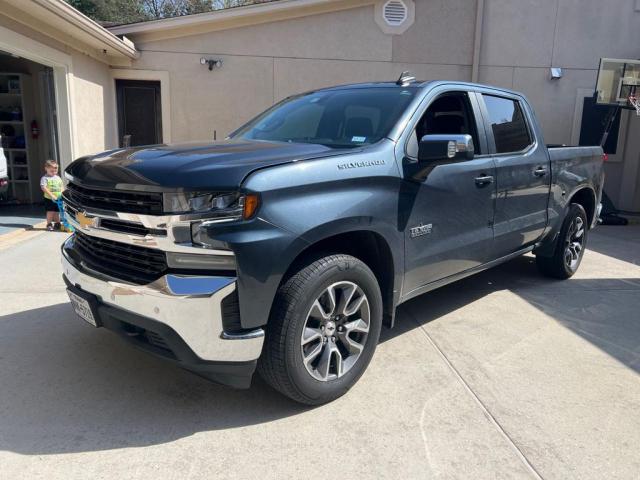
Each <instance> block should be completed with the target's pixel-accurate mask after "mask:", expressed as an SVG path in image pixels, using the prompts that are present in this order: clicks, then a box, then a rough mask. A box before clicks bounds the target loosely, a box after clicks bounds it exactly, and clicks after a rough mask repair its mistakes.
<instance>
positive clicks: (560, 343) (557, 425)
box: [0, 226, 640, 480]
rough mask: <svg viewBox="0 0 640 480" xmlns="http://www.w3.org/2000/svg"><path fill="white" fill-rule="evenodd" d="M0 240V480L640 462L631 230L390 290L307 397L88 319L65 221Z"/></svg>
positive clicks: (597, 472)
mask: <svg viewBox="0 0 640 480" xmlns="http://www.w3.org/2000/svg"><path fill="white" fill-rule="evenodd" d="M27 233H28V234H30V235H31V236H30V237H28V238H26V239H25V241H23V242H13V244H12V245H4V247H3V246H2V244H1V243H2V242H0V269H1V270H0V272H1V273H0V278H1V281H0V477H1V478H7V479H9V478H10V479H16V478H47V479H51V478H64V479H73V478H154V479H155V478H157V479H165V478H166V479H171V478H176V479H183V478H207V479H211V478H249V479H253V478H255V479H261V480H264V479H271V478H278V479H282V478H331V479H334V478H336V479H337V478H345V479H352V478H393V479H394V480H398V479H418V478H419V479H426V478H465V479H469V478H473V479H485V478H540V477H542V478H556V479H567V478H593V479H603V478H607V479H613V478H620V479H634V478H638V475H639V472H640V454H639V453H638V445H640V376H639V375H638V373H639V370H640V313H639V312H640V265H639V264H640V228H639V227H637V226H636V227H600V228H599V229H598V230H596V231H595V232H592V235H591V238H590V242H589V246H590V247H591V249H590V250H589V251H587V254H586V256H585V258H584V262H583V264H582V267H581V270H580V272H579V274H578V275H577V276H576V277H574V278H573V279H571V280H568V281H565V282H557V281H551V280H548V279H545V278H543V277H541V276H540V275H539V274H538V273H537V271H536V268H535V265H534V264H533V263H532V262H533V258H532V257H528V256H527V257H522V258H519V259H516V260H514V261H512V262H510V263H508V264H506V265H504V266H501V267H498V268H496V269H493V270H490V271H487V272H485V273H482V274H480V275H477V276H475V277H472V278H469V279H466V280H463V281H461V282H458V283H456V284H453V285H450V286H448V287H445V288H443V289H441V290H439V291H436V292H433V293H430V294H428V295H425V296H423V297H422V298H418V299H416V300H414V301H411V302H409V303H408V304H405V305H404V306H402V307H401V308H400V310H399V314H398V326H397V327H396V329H394V330H391V331H386V332H385V333H384V336H383V341H382V343H381V344H380V346H379V347H378V351H377V353H376V355H375V357H374V360H373V362H372V364H371V366H370V368H369V370H368V371H367V373H366V374H365V375H364V376H363V378H362V379H361V381H360V382H359V383H358V385H357V386H356V387H355V388H354V389H353V390H352V391H351V392H350V393H349V394H348V395H346V396H345V397H343V398H341V399H340V400H338V401H336V402H334V403H332V404H330V405H325V406H322V407H319V408H312V409H310V408H304V407H301V406H299V405H296V404H294V403H292V402H290V401H288V400H287V399H285V398H283V397H281V396H279V395H278V394H276V393H274V392H273V391H271V390H270V389H269V388H268V387H267V386H266V385H265V384H263V383H262V382H261V381H260V380H259V379H256V380H255V383H254V386H253V388H252V389H251V390H248V391H235V390H230V389H227V388H224V387H219V386H216V385H213V384H211V383H208V382H206V381H205V380H202V379H200V378H198V377H196V376H194V375H192V374H190V373H187V372H184V371H181V370H180V369H178V368H176V367H173V366H171V365H168V364H166V363H163V362H162V361H160V360H157V359H155V358H151V357H149V356H147V355H146V354H144V353H141V352H138V351H136V350H134V349H132V348H131V347H129V346H128V345H126V344H124V343H123V342H121V341H120V340H119V339H118V338H117V337H115V336H114V335H112V334H110V333H109V332H106V331H99V330H95V329H93V328H91V327H90V326H89V325H86V324H84V323H83V322H82V321H81V320H79V319H77V318H76V317H75V316H74V314H73V313H72V311H71V309H70V307H69V305H68V304H67V301H66V296H65V293H64V287H63V283H62V281H61V279H60V274H61V270H60V267H59V261H58V246H59V244H60V242H61V241H62V239H63V238H64V234H60V233H51V234H48V233H38V234H34V232H27Z"/></svg>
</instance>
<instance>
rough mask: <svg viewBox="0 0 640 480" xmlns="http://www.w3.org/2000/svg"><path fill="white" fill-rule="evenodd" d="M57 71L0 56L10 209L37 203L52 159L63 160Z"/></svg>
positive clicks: (0, 122) (0, 131)
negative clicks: (46, 165)
mask: <svg viewBox="0 0 640 480" xmlns="http://www.w3.org/2000/svg"><path fill="white" fill-rule="evenodd" d="M55 112H56V105H55V88H54V85H53V69H51V67H47V66H45V65H42V64H39V63H36V62H33V61H31V60H27V59H25V58H21V57H19V56H17V55H14V54H10V53H7V52H0V135H1V138H2V140H1V142H2V154H3V156H4V158H5V161H6V164H7V173H8V175H7V178H8V188H7V189H6V192H4V193H3V198H2V202H3V204H5V205H23V204H33V203H37V202H39V201H40V198H41V197H42V195H41V194H40V188H39V186H38V181H39V178H40V176H41V172H42V171H43V165H44V162H45V161H46V160H47V159H52V160H55V161H59V160H60V157H59V150H58V141H57V122H56V118H55V117H56V114H55Z"/></svg>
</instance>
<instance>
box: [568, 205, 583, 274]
mask: <svg viewBox="0 0 640 480" xmlns="http://www.w3.org/2000/svg"><path fill="white" fill-rule="evenodd" d="M584 233H585V227H584V220H583V219H582V217H580V216H576V217H575V218H574V219H573V221H572V222H571V225H570V226H569V230H568V231H567V237H566V240H565V249H564V263H565V265H566V266H567V268H569V269H570V270H571V271H572V272H573V271H575V270H576V269H577V268H578V264H579V263H580V259H581V258H582V254H583V250H584V239H585V235H584Z"/></svg>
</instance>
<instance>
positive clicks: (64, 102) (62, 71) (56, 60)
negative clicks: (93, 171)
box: [0, 26, 78, 168]
mask: <svg viewBox="0 0 640 480" xmlns="http://www.w3.org/2000/svg"><path fill="white" fill-rule="evenodd" d="M0 50H4V51H5V52H9V53H13V54H15V55H18V56H20V57H23V58H26V59H27V60H31V61H34V62H37V63H41V64H43V65H46V66H49V67H51V68H53V78H54V84H55V96H56V105H57V110H58V141H59V145H58V148H59V152H60V163H61V164H62V165H61V166H62V168H64V167H65V166H66V165H68V164H69V163H71V162H72V161H73V160H75V158H76V152H77V151H78V146H77V143H76V136H75V131H76V129H75V118H74V116H73V106H72V102H71V98H72V91H73V86H72V78H73V68H72V62H71V56H70V55H67V54H66V53H63V52H61V51H59V50H56V49H55V48H51V47H49V46H47V45H45V44H43V43H40V42H37V41H36V40H33V39H32V38H29V37H27V36H25V35H22V34H20V33H17V32H14V31H13V30H9V29H8V28H5V27H1V26H0Z"/></svg>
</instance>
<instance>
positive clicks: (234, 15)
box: [109, 0, 412, 36]
mask: <svg viewBox="0 0 640 480" xmlns="http://www.w3.org/2000/svg"><path fill="white" fill-rule="evenodd" d="M376 1H377V0H279V1H277V2H267V3H256V4H252V5H246V6H244V7H234V8H226V9H220V10H214V11H211V12H206V13H198V14H194V15H184V16H181V17H171V18H163V19H160V20H150V21H146V22H139V23H131V24H127V25H116V26H114V27H110V28H109V31H110V32H111V33H113V34H115V35H123V34H126V35H129V34H132V35H133V34H141V33H151V32H157V31H162V30H174V29H185V28H186V29H188V28H193V27H197V26H202V25H207V28H208V30H209V31H211V30H213V29H215V28H216V25H217V24H225V23H230V22H231V23H233V22H238V21H241V22H243V25H246V24H252V23H261V22H264V21H272V20H282V19H283V18H287V17H288V16H290V15H292V16H293V17H295V16H298V15H307V14H314V13H317V12H322V13H326V12H329V11H339V10H345V9H349V8H354V7H361V6H365V5H371V4H373V3H375V2H376ZM404 1H405V3H406V1H407V0H404ZM409 1H412V0H409ZM244 22H248V23H244ZM180 35H189V33H184V32H180ZM180 35H178V36H180Z"/></svg>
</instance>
